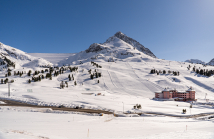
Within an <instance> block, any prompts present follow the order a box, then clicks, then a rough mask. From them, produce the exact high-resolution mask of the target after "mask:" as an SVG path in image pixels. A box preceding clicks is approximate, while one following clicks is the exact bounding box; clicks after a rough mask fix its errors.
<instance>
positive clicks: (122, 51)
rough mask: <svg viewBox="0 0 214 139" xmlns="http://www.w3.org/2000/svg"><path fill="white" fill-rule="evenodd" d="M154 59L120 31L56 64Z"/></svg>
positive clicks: (143, 48) (141, 46)
mask: <svg viewBox="0 0 214 139" xmlns="http://www.w3.org/2000/svg"><path fill="white" fill-rule="evenodd" d="M144 58H146V59H154V58H156V57H155V55H154V54H153V53H152V52H151V51H150V50H149V49H148V48H145V47H144V46H143V45H141V44H140V43H139V42H137V41H135V40H134V39H132V38H130V37H128V36H126V35H125V34H123V33H122V32H117V33H116V34H115V35H114V36H112V37H109V38H108V39H107V40H106V42H104V43H93V44H91V45H90V46H89V48H88V49H86V50H85V51H82V52H80V53H77V54H75V55H73V56H71V57H69V58H67V59H64V60H62V61H60V62H59V63H58V64H59V65H60V66H61V65H66V64H79V63H82V62H83V63H84V62H88V61H95V60H98V61H100V60H101V61H102V60H103V61H106V62H108V61H109V62H111V61H117V60H122V61H127V60H128V61H141V60H142V59H144Z"/></svg>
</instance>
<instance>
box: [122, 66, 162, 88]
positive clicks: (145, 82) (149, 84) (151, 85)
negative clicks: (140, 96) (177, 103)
mask: <svg viewBox="0 0 214 139" xmlns="http://www.w3.org/2000/svg"><path fill="white" fill-rule="evenodd" d="M126 65H127V67H130V69H131V71H130V72H129V75H130V76H131V77H132V78H134V79H136V80H137V81H138V82H140V83H141V84H142V85H143V86H144V88H147V90H149V91H151V92H155V91H160V90H163V88H162V87H160V86H158V85H156V84H154V83H152V82H150V81H149V80H145V79H142V78H140V77H139V76H138V75H137V74H136V73H135V71H134V69H133V67H132V66H131V65H130V64H129V63H128V62H126Z"/></svg>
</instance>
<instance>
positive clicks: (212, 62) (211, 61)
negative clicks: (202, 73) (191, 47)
mask: <svg viewBox="0 0 214 139" xmlns="http://www.w3.org/2000/svg"><path fill="white" fill-rule="evenodd" d="M207 65H212V66H213V65H214V58H213V59H211V60H210V62H208V63H207Z"/></svg>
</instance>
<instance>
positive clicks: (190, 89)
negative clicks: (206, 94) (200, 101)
mask: <svg viewBox="0 0 214 139" xmlns="http://www.w3.org/2000/svg"><path fill="white" fill-rule="evenodd" d="M187 91H195V90H194V89H193V88H189V89H188V90H187Z"/></svg>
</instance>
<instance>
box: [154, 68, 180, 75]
mask: <svg viewBox="0 0 214 139" xmlns="http://www.w3.org/2000/svg"><path fill="white" fill-rule="evenodd" d="M150 73H151V74H155V73H156V74H157V75H159V74H166V71H165V70H163V71H161V70H159V71H158V70H155V69H151V71H150ZM171 73H172V74H173V75H174V76H179V74H180V72H179V71H170V70H168V74H171Z"/></svg>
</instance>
